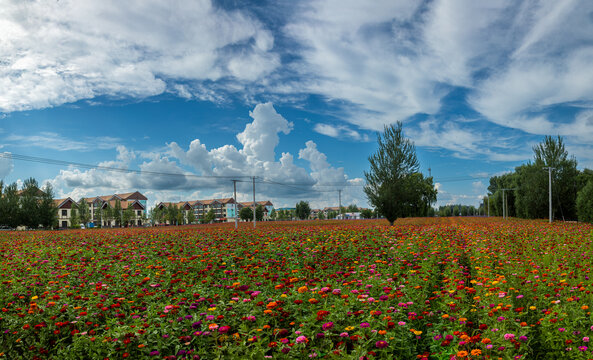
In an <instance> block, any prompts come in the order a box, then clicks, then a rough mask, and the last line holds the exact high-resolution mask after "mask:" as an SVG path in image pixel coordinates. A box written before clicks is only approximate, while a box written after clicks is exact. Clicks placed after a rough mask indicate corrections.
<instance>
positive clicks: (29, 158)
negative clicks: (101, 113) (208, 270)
mask: <svg viewBox="0 0 593 360" xmlns="http://www.w3.org/2000/svg"><path fill="white" fill-rule="evenodd" d="M0 157H2V158H5V159H12V160H20V161H29V162H36V163H41V164H52V165H65V166H73V167H77V168H85V169H96V170H106V171H116V172H122V173H133V174H144V175H159V176H183V177H192V178H198V179H234V178H250V177H251V176H248V175H242V176H241V175H239V176H236V175H233V176H230V175H229V176H227V175H195V174H183V173H167V172H160V171H149V170H134V169H122V168H116V167H112V166H102V165H91V164H84V163H78V162H72V161H65V160H56V159H49V158H42V157H36V156H27V155H19V154H10V153H0Z"/></svg>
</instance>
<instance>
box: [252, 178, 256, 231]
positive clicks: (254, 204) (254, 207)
mask: <svg viewBox="0 0 593 360" xmlns="http://www.w3.org/2000/svg"><path fill="white" fill-rule="evenodd" d="M252 179H253V228H254V229H255V209H256V207H257V204H256V203H255V176H253V177H252Z"/></svg>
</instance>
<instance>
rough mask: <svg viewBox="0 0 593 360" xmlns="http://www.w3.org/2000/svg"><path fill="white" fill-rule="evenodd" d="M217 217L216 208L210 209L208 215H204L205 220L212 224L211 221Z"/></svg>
mask: <svg viewBox="0 0 593 360" xmlns="http://www.w3.org/2000/svg"><path fill="white" fill-rule="evenodd" d="M243 209H244V208H243ZM215 218H216V214H215V213H214V209H210V211H208V213H207V214H206V216H204V222H205V223H206V224H210V223H211V222H213V221H214V219H215Z"/></svg>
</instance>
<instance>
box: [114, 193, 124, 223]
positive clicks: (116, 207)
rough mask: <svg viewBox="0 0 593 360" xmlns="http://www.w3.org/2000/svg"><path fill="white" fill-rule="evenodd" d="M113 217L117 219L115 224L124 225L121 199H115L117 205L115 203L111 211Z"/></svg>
mask: <svg viewBox="0 0 593 360" xmlns="http://www.w3.org/2000/svg"><path fill="white" fill-rule="evenodd" d="M111 215H112V216H113V219H115V225H116V226H121V225H122V223H121V222H122V217H123V214H122V209H121V201H119V199H116V200H115V205H113V211H112V212H111Z"/></svg>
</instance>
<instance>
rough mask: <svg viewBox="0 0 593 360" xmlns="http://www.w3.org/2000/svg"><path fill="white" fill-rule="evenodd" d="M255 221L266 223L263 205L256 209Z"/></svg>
mask: <svg viewBox="0 0 593 360" xmlns="http://www.w3.org/2000/svg"><path fill="white" fill-rule="evenodd" d="M255 221H264V207H263V206H262V205H261V204H257V206H256V207H255Z"/></svg>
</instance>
